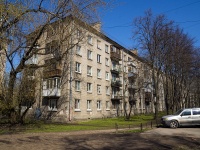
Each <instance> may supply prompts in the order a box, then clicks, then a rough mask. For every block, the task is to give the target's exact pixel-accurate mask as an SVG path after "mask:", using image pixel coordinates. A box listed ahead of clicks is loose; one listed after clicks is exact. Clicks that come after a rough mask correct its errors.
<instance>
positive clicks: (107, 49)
mask: <svg viewBox="0 0 200 150" xmlns="http://www.w3.org/2000/svg"><path fill="white" fill-rule="evenodd" d="M105 52H106V53H109V46H108V45H107V44H105Z"/></svg>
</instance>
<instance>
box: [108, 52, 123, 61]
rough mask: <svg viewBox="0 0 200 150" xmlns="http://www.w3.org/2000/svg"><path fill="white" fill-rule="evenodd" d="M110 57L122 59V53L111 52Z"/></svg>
mask: <svg viewBox="0 0 200 150" xmlns="http://www.w3.org/2000/svg"><path fill="white" fill-rule="evenodd" d="M110 58H111V59H113V60H117V61H119V60H121V55H120V53H119V52H118V53H117V52H110Z"/></svg>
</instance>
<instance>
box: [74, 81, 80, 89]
mask: <svg viewBox="0 0 200 150" xmlns="http://www.w3.org/2000/svg"><path fill="white" fill-rule="evenodd" d="M75 90H76V91H80V90H81V81H75Z"/></svg>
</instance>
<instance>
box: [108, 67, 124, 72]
mask: <svg viewBox="0 0 200 150" xmlns="http://www.w3.org/2000/svg"><path fill="white" fill-rule="evenodd" d="M110 71H111V72H114V73H120V72H121V68H119V67H112V68H111V69H110Z"/></svg>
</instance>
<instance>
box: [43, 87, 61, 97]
mask: <svg viewBox="0 0 200 150" xmlns="http://www.w3.org/2000/svg"><path fill="white" fill-rule="evenodd" d="M42 96H55V97H59V96H61V90H60V89H59V88H52V89H43V95H42Z"/></svg>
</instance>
